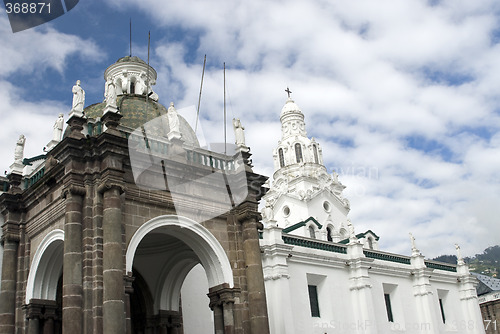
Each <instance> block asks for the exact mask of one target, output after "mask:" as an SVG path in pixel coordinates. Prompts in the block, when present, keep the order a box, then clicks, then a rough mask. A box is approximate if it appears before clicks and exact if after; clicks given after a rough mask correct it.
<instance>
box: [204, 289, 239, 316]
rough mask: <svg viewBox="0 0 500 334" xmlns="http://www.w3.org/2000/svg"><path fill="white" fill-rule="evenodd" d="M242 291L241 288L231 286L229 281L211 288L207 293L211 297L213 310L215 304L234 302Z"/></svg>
mask: <svg viewBox="0 0 500 334" xmlns="http://www.w3.org/2000/svg"><path fill="white" fill-rule="evenodd" d="M240 293H241V290H240V289H239V288H230V287H229V284H227V283H224V284H221V285H217V286H214V287H212V288H210V289H209V290H208V294H207V296H208V298H210V304H209V306H210V309H212V310H213V309H214V306H220V305H223V304H230V303H231V304H234V302H235V301H236V298H237V297H239V295H240Z"/></svg>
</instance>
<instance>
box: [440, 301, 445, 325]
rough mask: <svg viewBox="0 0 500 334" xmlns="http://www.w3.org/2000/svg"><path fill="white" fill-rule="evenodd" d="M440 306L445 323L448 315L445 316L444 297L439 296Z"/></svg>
mask: <svg viewBox="0 0 500 334" xmlns="http://www.w3.org/2000/svg"><path fill="white" fill-rule="evenodd" d="M439 308H440V309H441V318H442V319H443V324H445V323H446V317H445V316H444V307H443V299H442V298H439Z"/></svg>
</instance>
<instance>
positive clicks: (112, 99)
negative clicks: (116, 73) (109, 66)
mask: <svg viewBox="0 0 500 334" xmlns="http://www.w3.org/2000/svg"><path fill="white" fill-rule="evenodd" d="M104 97H105V98H106V107H113V108H116V86H115V83H114V81H113V78H112V77H111V76H108V80H107V81H106V89H105V90H104Z"/></svg>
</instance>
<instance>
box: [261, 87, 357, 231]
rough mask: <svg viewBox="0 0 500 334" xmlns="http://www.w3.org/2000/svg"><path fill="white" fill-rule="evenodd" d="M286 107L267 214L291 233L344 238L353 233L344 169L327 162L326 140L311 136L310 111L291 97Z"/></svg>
mask: <svg viewBox="0 0 500 334" xmlns="http://www.w3.org/2000/svg"><path fill="white" fill-rule="evenodd" d="M285 91H286V92H287V93H288V99H287V100H286V102H285V105H284V106H283V108H282V109H281V114H280V121H281V139H280V140H279V141H278V145H277V146H276V148H275V149H274V150H273V159H274V174H273V183H272V185H271V186H270V189H269V191H268V192H267V194H266V195H265V196H264V197H263V199H264V200H265V202H266V207H265V208H264V209H263V216H264V220H265V222H266V223H268V224H277V225H278V226H279V227H281V228H284V231H285V232H287V233H292V234H297V235H301V236H304V237H311V238H317V239H324V240H330V241H340V240H343V239H345V238H347V237H348V235H349V232H348V231H349V227H348V224H350V222H349V221H348V218H347V214H348V213H349V209H350V207H349V201H348V200H347V199H346V198H344V197H343V195H342V191H343V190H344V188H345V186H344V185H342V183H340V181H339V180H338V174H337V173H335V172H333V174H329V173H328V172H327V169H326V167H325V165H324V164H323V153H322V150H321V147H320V144H319V143H318V142H317V141H316V140H315V139H314V138H308V137H307V132H306V124H305V121H304V114H303V113H302V111H301V110H300V108H299V106H298V105H297V104H296V103H295V101H294V100H293V99H292V98H291V96H290V94H291V91H290V90H289V89H288V88H287V89H286V90H285Z"/></svg>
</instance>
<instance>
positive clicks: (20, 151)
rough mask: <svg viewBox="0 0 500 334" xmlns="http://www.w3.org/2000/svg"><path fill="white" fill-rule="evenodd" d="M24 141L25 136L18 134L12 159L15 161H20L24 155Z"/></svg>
mask: <svg viewBox="0 0 500 334" xmlns="http://www.w3.org/2000/svg"><path fill="white" fill-rule="evenodd" d="M25 143H26V137H25V136H24V135H20V136H19V139H18V140H17V143H16V149H15V151H14V160H15V161H16V162H22V161H23V157H24V144H25Z"/></svg>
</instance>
